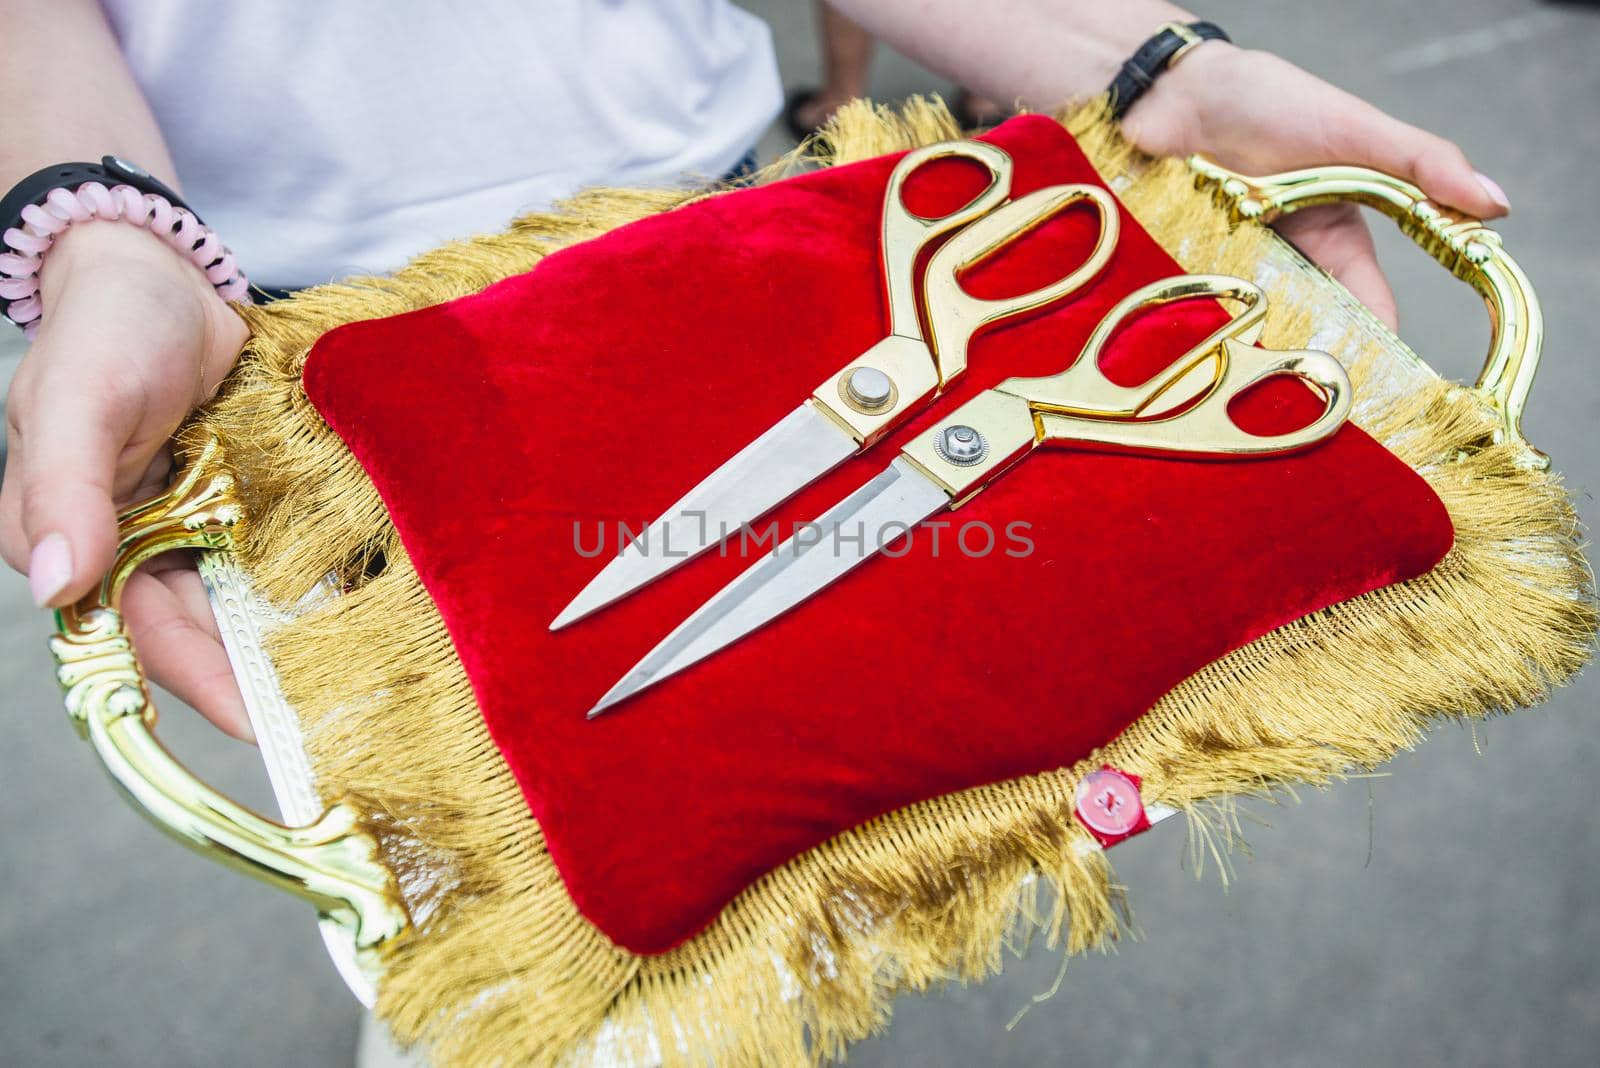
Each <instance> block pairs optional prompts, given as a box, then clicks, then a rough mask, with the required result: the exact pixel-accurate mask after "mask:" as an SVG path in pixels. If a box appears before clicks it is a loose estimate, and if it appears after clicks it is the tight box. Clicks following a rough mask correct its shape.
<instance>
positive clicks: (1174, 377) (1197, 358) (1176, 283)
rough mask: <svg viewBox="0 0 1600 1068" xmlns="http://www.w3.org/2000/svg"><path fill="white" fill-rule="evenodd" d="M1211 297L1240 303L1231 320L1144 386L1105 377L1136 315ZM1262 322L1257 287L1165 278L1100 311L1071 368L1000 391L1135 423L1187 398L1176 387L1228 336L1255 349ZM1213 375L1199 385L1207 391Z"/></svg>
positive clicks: (1052, 408) (1189, 381)
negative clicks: (1118, 340) (1115, 341)
mask: <svg viewBox="0 0 1600 1068" xmlns="http://www.w3.org/2000/svg"><path fill="white" fill-rule="evenodd" d="M1199 297H1211V298H1214V299H1218V300H1227V301H1231V302H1233V303H1235V304H1237V305H1239V307H1238V309H1237V310H1236V311H1234V312H1233V314H1232V317H1231V318H1230V319H1229V320H1228V321H1227V322H1226V323H1223V324H1222V325H1221V326H1219V327H1217V329H1215V330H1213V331H1212V332H1211V334H1210V336H1208V337H1207V338H1206V339H1205V340H1203V341H1201V342H1199V343H1198V344H1196V345H1194V346H1193V347H1192V348H1190V349H1189V351H1187V352H1185V353H1184V354H1183V355H1182V356H1180V357H1179V358H1178V359H1176V360H1174V361H1173V362H1172V363H1171V364H1169V365H1167V367H1166V369H1165V370H1163V371H1162V372H1161V373H1160V374H1158V375H1156V376H1155V377H1154V378H1152V379H1151V380H1150V381H1148V382H1144V383H1142V384H1140V385H1137V386H1119V385H1118V384H1117V383H1115V382H1113V381H1111V380H1110V379H1109V378H1107V377H1106V375H1105V370H1104V369H1103V368H1102V367H1101V365H1100V361H1101V357H1102V356H1104V354H1105V348H1106V345H1107V344H1109V343H1110V341H1111V339H1112V338H1113V337H1114V336H1115V335H1116V333H1117V332H1118V331H1119V330H1121V329H1123V328H1124V327H1126V326H1127V325H1128V324H1129V323H1130V322H1132V321H1133V320H1134V319H1135V318H1137V317H1138V316H1140V315H1142V314H1145V313H1147V312H1149V311H1151V310H1153V309H1155V308H1159V307H1161V306H1162V305H1164V304H1171V303H1173V302H1175V301H1180V300H1193V299H1196V298H1199ZM1266 318H1267V297H1266V294H1265V293H1263V292H1262V291H1261V287H1259V286H1256V285H1253V284H1251V283H1250V282H1246V281H1245V280H1244V279H1242V278H1235V277H1233V276H1232V275H1226V274H1185V275H1178V276H1177V277H1175V278H1163V279H1161V280H1160V281H1158V282H1152V283H1151V284H1150V285H1147V286H1144V287H1143V288H1140V289H1136V290H1134V291H1133V292H1132V293H1129V294H1128V295H1127V296H1126V297H1124V298H1123V299H1122V300H1120V301H1118V302H1117V304H1116V306H1115V307H1113V308H1112V309H1111V310H1110V311H1109V312H1107V313H1106V315H1105V317H1104V318H1103V319H1101V320H1100V322H1099V324H1098V325H1097V326H1096V327H1095V328H1094V333H1092V334H1090V335H1089V340H1088V341H1087V342H1085V343H1084V346H1083V352H1082V354H1081V355H1079V357H1078V358H1077V360H1075V361H1074V362H1073V364H1072V366H1070V367H1068V368H1067V369H1066V370H1065V371H1062V372H1061V373H1059V374H1054V375H1047V376H1045V377H1043V378H1008V379H1006V380H1005V381H1004V382H1001V383H1000V385H999V387H998V388H1000V389H1002V390H1004V391H1006V392H1007V393H1014V394H1016V395H1017V396H1019V397H1022V398H1024V399H1026V400H1028V401H1029V402H1031V403H1032V404H1033V405H1034V407H1035V408H1037V409H1039V410H1040V411H1048V412H1059V413H1061V414H1063V415H1078V416H1083V417H1085V418H1090V419H1122V420H1127V419H1138V418H1140V417H1141V416H1146V415H1150V414H1158V413H1160V412H1162V411H1170V410H1172V409H1174V408H1177V407H1179V406H1180V405H1182V404H1183V403H1184V402H1185V400H1193V399H1194V397H1195V396H1196V395H1197V393H1196V392H1195V391H1190V392H1189V393H1188V395H1187V397H1184V396H1183V395H1182V387H1183V386H1185V385H1193V384H1195V383H1196V382H1197V380H1198V379H1199V374H1198V369H1199V365H1201V364H1204V363H1206V362H1208V361H1209V360H1210V359H1212V358H1213V357H1214V356H1215V354H1216V352H1217V349H1218V347H1219V346H1220V345H1221V344H1222V342H1223V341H1224V340H1226V339H1228V338H1233V339H1236V340H1238V341H1242V342H1244V343H1245V344H1247V345H1248V344H1253V343H1254V342H1255V341H1256V340H1257V339H1258V338H1259V337H1260V336H1261V328H1262V326H1263V324H1265V322H1266ZM1216 379H1217V376H1216V375H1215V374H1212V375H1210V376H1208V377H1206V378H1205V379H1204V380H1203V381H1199V382H1198V384H1199V386H1200V388H1201V389H1204V388H1207V387H1209V386H1210V385H1211V384H1212V383H1214V382H1215V381H1216Z"/></svg>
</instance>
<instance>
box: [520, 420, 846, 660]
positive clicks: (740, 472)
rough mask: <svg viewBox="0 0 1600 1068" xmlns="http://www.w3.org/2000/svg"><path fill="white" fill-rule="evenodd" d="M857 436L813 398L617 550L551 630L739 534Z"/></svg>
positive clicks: (839, 456)
mask: <svg viewBox="0 0 1600 1068" xmlns="http://www.w3.org/2000/svg"><path fill="white" fill-rule="evenodd" d="M855 451H856V443H855V442H854V441H853V440H851V438H850V436H849V435H848V434H846V433H845V432H844V431H843V430H841V429H839V427H838V426H836V425H835V424H834V423H833V422H832V421H831V420H829V419H828V417H827V416H825V415H823V414H822V413H821V412H819V411H817V409H816V408H815V407H814V406H813V405H812V404H811V403H810V402H809V401H807V402H806V403H804V404H802V405H800V407H798V408H796V409H795V410H794V411H792V412H790V413H789V414H788V415H786V416H784V417H783V418H782V419H780V420H778V422H776V423H774V424H773V425H772V426H771V427H770V428H769V429H768V430H767V431H766V433H764V434H762V435H761V436H760V437H759V438H757V439H756V440H754V441H752V442H751V443H750V444H748V445H746V446H745V447H744V448H743V449H741V450H740V451H739V452H738V453H736V454H735V455H734V457H733V458H732V459H730V460H729V461H728V462H727V463H725V464H723V465H722V466H721V467H719V468H717V469H716V470H715V471H713V472H712V473H711V474H709V475H707V476H706V477H705V478H704V479H703V480H701V482H700V484H699V485H698V486H696V487H695V488H694V489H692V490H690V491H689V493H688V495H687V496H685V497H684V498H683V499H682V500H680V501H679V502H678V503H677V504H674V505H673V506H672V507H671V508H668V509H667V510H666V511H665V512H664V513H662V515H661V518H659V519H657V520H656V521H655V522H654V523H651V524H650V526H648V527H647V528H645V532H644V534H643V535H641V536H640V537H639V538H638V539H636V540H634V541H633V542H631V543H630V544H629V545H628V546H626V547H625V548H624V549H623V550H622V552H620V553H618V554H617V556H616V557H614V558H613V559H612V560H611V562H610V563H608V564H606V566H605V568H604V569H603V570H602V571H601V572H600V573H599V574H598V575H596V576H595V577H594V578H593V579H592V580H591V581H590V582H589V584H588V585H587V586H585V587H584V588H583V591H582V592H581V593H579V594H578V596H576V597H574V598H573V599H572V603H571V604H569V605H567V607H565V608H563V609H562V610H561V614H560V615H558V616H556V618H555V621H554V622H552V623H551V624H550V629H551V630H560V629H561V628H562V627H565V626H566V625H567V624H569V623H575V622H577V621H578V620H580V619H582V618H583V617H584V616H586V615H589V614H590V613H591V612H595V611H598V610H599V609H601V608H604V607H605V606H606V605H608V604H610V603H611V602H613V601H616V600H620V599H621V598H623V597H626V596H627V595H628V594H630V593H632V592H633V591H634V590H637V589H638V588H639V587H641V586H643V585H645V584H646V583H649V582H653V581H655V580H656V579H658V578H660V577H661V576H662V575H665V574H666V573H667V572H669V571H671V570H672V569H673V568H675V567H677V566H678V565H679V564H682V563H686V562H687V561H689V560H692V559H693V558H694V557H696V556H699V555H700V554H701V553H703V552H705V551H706V550H707V549H709V548H711V547H712V546H713V545H718V544H721V543H722V542H723V541H724V540H726V539H727V538H729V537H731V536H733V535H734V534H737V533H738V531H739V528H740V527H741V526H742V525H743V524H745V523H751V522H754V521H755V520H757V519H759V518H761V516H763V515H765V514H766V513H767V512H769V511H771V510H772V509H774V508H776V507H777V506H778V505H780V504H782V503H783V502H784V501H786V500H788V499H789V498H790V497H793V496H794V495H795V494H796V493H799V492H800V491H801V490H802V489H805V487H807V486H808V485H810V484H811V483H812V482H814V481H816V480H817V479H819V478H821V477H822V476H823V475H825V474H827V473H828V472H829V471H832V470H833V469H834V468H835V467H838V466H839V465H840V464H841V463H843V462H844V461H845V460H846V459H848V458H849V457H850V456H852V455H854V454H855Z"/></svg>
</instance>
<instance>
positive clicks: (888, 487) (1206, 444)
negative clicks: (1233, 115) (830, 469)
mask: <svg viewBox="0 0 1600 1068" xmlns="http://www.w3.org/2000/svg"><path fill="white" fill-rule="evenodd" d="M1195 297H1213V298H1221V299H1227V300H1230V301H1234V302H1237V303H1238V304H1240V305H1242V306H1243V310H1242V311H1241V312H1240V313H1239V314H1237V315H1236V316H1235V317H1234V318H1233V319H1232V320H1231V321H1230V322H1228V323H1225V324H1224V325H1223V326H1221V327H1219V328H1218V329H1217V330H1216V331H1214V332H1213V333H1212V334H1211V336H1209V337H1208V338H1206V339H1205V340H1204V341H1201V342H1200V343H1199V344H1197V345H1195V346H1194V347H1193V348H1191V349H1189V350H1188V351H1187V352H1185V353H1184V354H1183V355H1182V356H1181V357H1179V358H1178V360H1177V361H1176V362H1174V363H1173V364H1171V365H1170V366H1168V367H1167V368H1166V369H1165V370H1164V371H1162V372H1160V373H1159V374H1157V375H1156V376H1155V377H1154V378H1152V379H1150V380H1149V381H1148V382H1145V383H1144V384H1142V385H1138V386H1120V385H1117V384H1116V383H1114V382H1112V381H1111V380H1110V379H1108V378H1107V377H1106V376H1105V373H1104V371H1103V370H1102V369H1101V366H1100V358H1101V353H1102V350H1103V349H1104V348H1105V345H1106V343H1107V341H1108V340H1109V339H1110V338H1111V336H1112V334H1113V333H1115V332H1116V330H1117V329H1118V328H1119V327H1121V326H1122V325H1123V324H1124V323H1125V322H1127V321H1128V320H1129V319H1131V318H1132V317H1134V316H1135V315H1137V314H1139V313H1140V312H1142V311H1145V310H1147V309H1150V308H1153V307H1157V306H1159V305H1162V304H1167V303H1170V302H1172V301H1176V300H1185V299H1189V298H1195ZM1266 310H1267V302H1266V296H1265V294H1263V293H1262V291H1261V290H1260V289H1259V288H1258V287H1256V286H1254V285H1251V284H1250V283H1249V282H1246V281H1243V280H1242V279H1238V278H1232V277H1229V276H1227V275H1183V276H1179V277H1177V278H1169V279H1165V280H1163V281H1160V282H1156V283H1154V284H1152V285H1148V286H1145V287H1144V288H1143V289H1140V290H1137V291H1136V292H1134V293H1132V294H1130V295H1129V296H1128V297H1127V298H1125V299H1124V300H1122V301H1121V302H1120V303H1119V304H1117V306H1116V307H1114V308H1112V309H1111V311H1110V312H1108V313H1107V315H1106V317H1105V318H1104V319H1103V320H1101V322H1100V324H1099V325H1098V326H1097V327H1096V328H1095V330H1094V333H1093V334H1091V335H1090V337H1089V340H1088V342H1087V343H1086V344H1085V346H1084V349H1083V352H1082V354H1081V355H1080V356H1079V357H1078V359H1077V360H1075V361H1074V362H1073V363H1072V365H1071V366H1069V367H1068V368H1067V369H1066V370H1065V371H1062V372H1061V373H1060V374H1056V375H1051V376H1048V377H1044V378H1010V379H1007V380H1006V381H1004V382H1002V383H1000V385H999V386H997V387H995V388H994V389H990V390H985V391H984V392H983V393H980V394H978V395H977V396H976V397H974V398H973V399H972V400H970V401H968V402H967V403H966V404H963V405H962V406H961V407H960V408H957V409H956V410H955V412H954V413H953V414H951V415H950V416H949V418H947V419H945V420H943V421H942V422H940V423H939V424H938V425H937V426H936V427H934V428H933V429H932V430H930V431H928V432H927V433H925V434H922V435H920V436H918V437H917V438H916V439H915V440H913V441H912V442H911V443H910V444H909V445H907V446H906V447H905V448H904V449H902V450H901V451H900V455H899V456H898V457H897V458H896V459H895V460H894V461H893V462H892V463H891V464H889V466H888V467H886V468H885V469H884V470H883V471H882V472H881V473H880V474H879V475H878V476H877V477H875V478H873V479H872V480H871V481H870V482H868V483H867V484H866V485H864V486H862V487H861V488H860V489H859V490H857V491H856V492H855V493H853V494H851V495H850V496H849V497H847V498H845V499H844V500H843V501H842V502H840V503H839V504H838V505H836V506H835V507H834V508H833V509H831V510H830V511H829V512H828V513H827V514H825V515H823V516H822V517H821V518H819V519H817V520H815V521H814V522H813V523H810V524H805V525H803V527H802V528H801V529H799V530H797V531H796V534H795V536H794V537H792V538H790V539H789V540H788V541H786V542H784V543H783V544H782V545H780V546H779V547H778V548H777V550H776V551H775V552H773V553H772V555H771V556H768V557H765V558H763V559H762V560H761V561H760V562H759V563H757V564H755V565H754V566H752V567H750V568H749V569H747V570H746V571H745V572H743V573H742V574H741V575H739V577H738V578H736V579H734V580H733V581H732V582H730V583H728V585H726V586H724V587H723V588H722V590H721V591H720V592H718V593H717V594H715V595H714V596H713V597H712V598H711V599H710V600H708V601H707V602H706V603H705V604H704V605H702V606H701V607H700V608H699V609H697V610H696V611H695V612H694V614H693V615H691V616H689V618H688V619H686V620H684V621H683V623H681V624H680V625H679V626H678V628H677V629H676V630H674V631H673V632H672V633H671V634H669V635H667V637H666V638H664V639H663V640H662V641H661V643H660V644H659V645H657V646H656V647H655V649H653V650H651V651H650V653H649V654H647V655H646V656H645V657H644V659H643V660H641V661H639V663H638V664H637V665H636V666H635V667H634V668H633V669H632V670H631V671H629V672H628V673H627V674H626V675H625V676H623V678H622V679H621V681H619V682H618V683H617V684H616V685H615V686H613V687H612V688H611V690H610V691H609V692H607V693H606V695H605V696H604V697H603V698H601V700H600V702H599V703H598V704H596V705H595V707H594V708H593V709H591V710H590V712H589V716H590V718H591V719H592V718H593V717H595V716H596V715H598V714H600V713H601V712H603V711H605V710H606V709H607V708H609V707H611V706H612V705H615V704H616V703H617V702H619V701H622V700H624V699H625V698H627V697H630V696H632V695H633V694H635V693H638V692H639V691H640V690H642V689H644V688H645V687H647V686H650V685H653V684H654V683H657V682H659V681H661V680H662V679H664V678H666V677H668V676H670V675H674V674H676V673H677V672H679V671H682V670H683V669H684V668H687V667H689V666H690V665H691V664H694V663H695V662H697V661H699V660H702V659H704V658H705V657H707V656H710V655H711V654H712V653H714V652H716V651H717V650H719V649H722V648H724V647H726V646H727V645H729V644H731V643H733V642H735V641H738V640H739V639H740V638H742V637H744V636H745V635H746V634H749V633H750V632H751V631H753V630H755V629H756V628H757V627H760V626H762V625H764V624H765V623H767V622H769V621H771V620H773V619H775V618H776V617H778V616H779V615H782V614H783V613H784V612H787V611H788V610H789V609H791V608H793V607H794V606H795V605H797V604H799V603H800V602H802V601H804V600H805V599H806V598H808V597H810V596H811V595H813V594H815V593H817V592H818V591H820V590H822V589H824V588H826V587H827V586H828V585H829V584H831V583H833V582H834V581H836V580H838V579H839V578H841V577H842V576H844V575H846V574H848V573H849V572H850V571H851V570H853V569H854V568H855V567H857V566H858V565H860V564H861V563H863V562H864V561H866V560H868V559H870V558H871V557H873V556H874V555H876V554H877V552H878V551H879V550H880V549H882V548H883V547H884V546H885V545H888V544H891V543H893V542H894V541H895V540H896V539H897V538H898V537H899V536H900V535H902V534H905V533H908V532H909V531H910V530H911V529H912V528H913V527H915V526H916V525H917V524H919V523H921V522H922V521H923V520H924V519H927V518H928V517H930V516H932V515H934V514H935V513H937V512H940V511H942V510H945V509H954V508H959V507H960V506H961V505H962V504H964V503H965V502H966V501H968V500H971V499H972V497H973V495H974V494H976V493H977V492H978V491H979V490H981V489H982V488H983V487H984V486H986V485H988V484H989V483H990V482H991V481H993V480H994V479H995V478H998V477H999V476H1000V475H1001V474H1002V473H1003V472H1005V471H1006V470H1007V469H1008V468H1010V467H1011V466H1012V465H1014V464H1016V463H1017V462H1019V461H1020V460H1022V459H1023V458H1024V457H1026V456H1027V455H1028V454H1029V453H1031V452H1032V451H1033V450H1034V449H1036V448H1038V447H1040V446H1041V445H1048V444H1058V445H1065V446H1068V447H1074V448H1098V449H1114V450H1118V451H1129V452H1135V453H1144V452H1149V453H1154V454H1157V455H1172V456H1186V457H1211V458H1215V459H1222V460H1237V459H1244V458H1248V457H1260V456H1273V455H1278V454H1281V453H1287V452H1293V451H1295V450H1299V449H1305V448H1308V447H1310V446H1312V445H1315V444H1317V443H1318V442H1321V441H1323V440H1325V439H1326V438H1328V437H1329V436H1331V435H1332V434H1333V433H1334V432H1335V431H1336V430H1338V429H1339V427H1340V426H1341V425H1343V423H1344V421H1345V419H1346V417H1347V416H1348V415H1349V413H1350V401H1351V391H1350V379H1349V377H1348V376H1347V375H1346V374H1345V370H1344V368H1343V367H1342V366H1341V365H1340V364H1339V362H1338V361H1337V360H1335V359H1334V358H1333V357H1332V356H1329V355H1328V354H1327V353H1325V352H1315V351H1296V352H1276V351H1272V350H1269V349H1259V348H1255V347H1254V345H1253V344H1252V343H1253V342H1254V341H1255V340H1256V339H1257V338H1258V337H1259V336H1260V333H1261V327H1262V323H1263V321H1264V319H1265V317H1266ZM1279 375H1288V376H1292V377H1295V378H1299V379H1301V380H1303V381H1305V382H1307V383H1309V384H1310V385H1312V386H1313V387H1315V389H1316V390H1317V391H1318V392H1319V393H1320V394H1321V396H1322V399H1323V402H1324V403H1323V410H1322V414H1321V415H1319V416H1318V417H1317V418H1316V419H1315V420H1314V421H1312V422H1311V423H1310V424H1308V425H1306V426H1304V427H1301V428H1300V429H1298V430H1294V431H1290V432H1289V433H1286V434H1275V435H1271V436H1257V435H1254V434H1250V433H1247V432H1245V431H1244V430H1241V429H1240V428H1239V427H1238V425H1237V424H1235V423H1234V421H1233V419H1232V418H1231V417H1230V416H1229V414H1228V405H1229V404H1230V403H1231V402H1232V401H1233V399H1234V398H1235V397H1238V396H1239V395H1240V394H1241V393H1243V392H1244V391H1246V390H1248V389H1250V388H1251V387H1252V386H1254V385H1256V384H1258V383H1260V382H1262V381H1264V380H1266V379H1268V378H1272V377H1274V376H1279ZM803 535H804V536H803Z"/></svg>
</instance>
